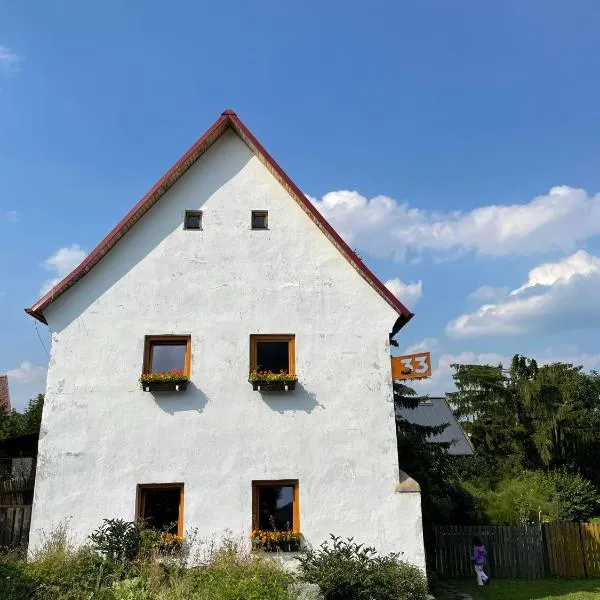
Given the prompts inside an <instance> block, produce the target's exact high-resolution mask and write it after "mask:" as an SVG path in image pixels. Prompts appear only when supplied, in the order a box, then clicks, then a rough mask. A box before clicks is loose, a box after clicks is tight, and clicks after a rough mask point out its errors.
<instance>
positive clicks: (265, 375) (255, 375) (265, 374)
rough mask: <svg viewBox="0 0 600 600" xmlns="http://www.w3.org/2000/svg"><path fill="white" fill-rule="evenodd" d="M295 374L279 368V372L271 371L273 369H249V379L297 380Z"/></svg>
mask: <svg viewBox="0 0 600 600" xmlns="http://www.w3.org/2000/svg"><path fill="white" fill-rule="evenodd" d="M297 379H298V378H297V377H296V376H295V375H290V374H289V373H288V372H287V371H285V370H284V369H281V370H280V371H279V373H273V371H258V370H257V371H250V377H249V380H250V381H297Z"/></svg>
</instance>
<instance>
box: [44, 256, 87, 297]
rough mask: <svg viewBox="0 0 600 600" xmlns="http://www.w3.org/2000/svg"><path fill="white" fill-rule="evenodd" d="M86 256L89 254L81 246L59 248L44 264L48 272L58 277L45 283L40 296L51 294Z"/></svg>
mask: <svg viewBox="0 0 600 600" xmlns="http://www.w3.org/2000/svg"><path fill="white" fill-rule="evenodd" d="M86 256H87V253H86V252H85V251H84V250H83V249H82V248H81V246H80V245H79V244H71V246H70V247H66V248H59V249H58V250H57V251H56V252H55V253H54V254H53V255H52V256H50V257H49V258H47V259H46V260H45V261H44V262H43V264H42V266H43V267H44V268H45V269H46V270H47V271H54V272H55V275H56V277H54V278H53V279H48V280H46V281H45V282H44V283H43V285H42V288H41V290H40V294H42V295H44V294H45V293H46V292H49V291H50V290H51V289H52V288H53V287H54V286H55V285H56V284H57V283H59V282H60V280H61V279H63V277H65V275H67V274H68V273H70V272H71V271H72V270H73V269H74V268H75V267H76V266H78V265H79V264H80V263H81V261H82V260H83V259H84V258H85V257H86Z"/></svg>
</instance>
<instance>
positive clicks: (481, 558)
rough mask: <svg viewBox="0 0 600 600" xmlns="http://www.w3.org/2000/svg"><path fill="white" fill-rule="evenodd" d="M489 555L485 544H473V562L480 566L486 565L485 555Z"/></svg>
mask: <svg viewBox="0 0 600 600" xmlns="http://www.w3.org/2000/svg"><path fill="white" fill-rule="evenodd" d="M486 556H487V552H486V551H485V547H484V546H473V562H474V563H475V565H476V566H478V567H483V565H485V557H486Z"/></svg>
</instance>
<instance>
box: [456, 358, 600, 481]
mask: <svg viewBox="0 0 600 600" xmlns="http://www.w3.org/2000/svg"><path fill="white" fill-rule="evenodd" d="M453 368H454V381H455V383H456V387H457V391H456V392H454V393H453V394H450V399H451V402H452V403H453V405H454V406H455V408H456V412H457V415H458V416H459V418H462V419H463V422H464V427H465V429H467V430H468V431H469V433H470V434H471V441H472V442H473V444H474V446H475V449H476V451H477V452H478V453H479V454H480V455H482V456H483V457H484V458H485V459H486V461H487V462H488V463H489V464H490V466H491V469H492V470H491V473H493V474H494V475H495V476H502V475H503V474H509V473H514V472H515V471H517V470H520V469H529V470H538V469H550V470H552V469H555V468H560V467H566V468H568V469H570V470H573V471H575V472H579V473H581V474H583V475H584V476H585V477H587V478H588V479H591V480H592V481H593V482H594V483H595V484H596V485H599V484H600V376H599V375H598V374H597V373H595V372H592V373H585V372H584V371H583V369H582V367H579V366H573V365H571V364H567V363H555V364H551V365H545V366H542V367H539V366H538V365H537V363H536V361H535V360H533V359H528V358H525V357H523V356H519V355H516V356H515V357H514V358H513V360H512V364H511V367H510V369H503V368H502V365H497V366H480V365H453Z"/></svg>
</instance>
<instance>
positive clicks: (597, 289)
mask: <svg viewBox="0 0 600 600" xmlns="http://www.w3.org/2000/svg"><path fill="white" fill-rule="evenodd" d="M599 306H600V258H597V257H595V256H591V255H590V254H588V253H587V252H585V251H584V250H579V251H578V252H575V253H574V254H571V255H570V256H568V257H566V258H565V259H563V260H562V261H559V262H556V263H547V264H542V265H540V266H538V267H536V268H535V269H532V270H531V271H530V272H529V277H528V279H527V281H526V282H525V283H524V284H523V285H522V286H520V287H519V288H517V289H515V290H513V291H512V292H510V293H509V294H508V295H507V296H506V297H504V298H503V299H501V300H500V301H498V302H496V303H489V304H484V305H482V306H481V307H480V308H478V309H477V310H476V311H475V312H472V313H468V314H464V315H461V316H459V317H458V318H457V319H455V320H453V321H451V322H450V323H448V325H447V326H446V333H447V334H448V335H449V336H451V337H457V338H467V337H480V336H485V335H517V334H524V333H546V332H555V331H564V330H567V329H579V328H584V327H586V328H587V327H600V310H599V308H598V307H599Z"/></svg>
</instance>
